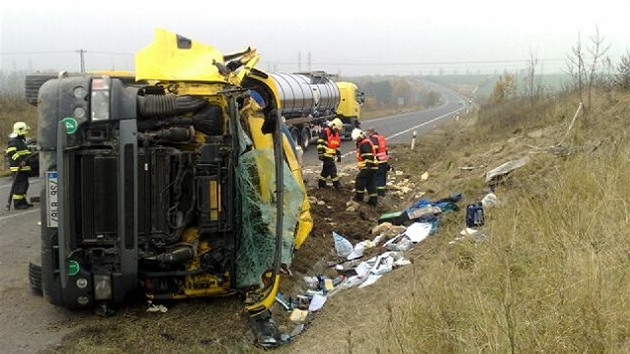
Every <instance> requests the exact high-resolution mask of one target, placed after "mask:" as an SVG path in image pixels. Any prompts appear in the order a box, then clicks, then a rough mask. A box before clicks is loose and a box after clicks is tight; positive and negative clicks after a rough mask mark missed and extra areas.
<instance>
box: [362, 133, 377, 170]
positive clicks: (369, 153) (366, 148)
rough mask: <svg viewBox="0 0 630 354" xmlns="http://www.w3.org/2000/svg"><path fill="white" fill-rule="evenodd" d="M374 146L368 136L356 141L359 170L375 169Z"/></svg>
mask: <svg viewBox="0 0 630 354" xmlns="http://www.w3.org/2000/svg"><path fill="white" fill-rule="evenodd" d="M377 163H378V161H377V160H376V148H375V147H374V144H373V143H372V140H370V139H369V138H363V139H361V140H359V142H358V143H357V165H358V166H359V170H362V169H364V168H371V169H377V168H378V167H377V166H376V164H377Z"/></svg>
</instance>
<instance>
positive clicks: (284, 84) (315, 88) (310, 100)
mask: <svg viewBox="0 0 630 354" xmlns="http://www.w3.org/2000/svg"><path fill="white" fill-rule="evenodd" d="M271 77H272V78H273V80H274V81H275V83H276V85H277V87H278V92H279V95H280V100H281V103H282V115H283V116H285V117H287V118H293V117H305V116H309V115H311V116H318V115H322V114H334V112H335V110H336V109H337V107H338V106H339V102H340V97H341V95H340V92H339V87H338V86H337V85H336V84H335V82H334V81H332V80H331V79H330V78H329V77H327V76H324V75H317V76H314V75H308V74H283V73H275V74H271Z"/></svg>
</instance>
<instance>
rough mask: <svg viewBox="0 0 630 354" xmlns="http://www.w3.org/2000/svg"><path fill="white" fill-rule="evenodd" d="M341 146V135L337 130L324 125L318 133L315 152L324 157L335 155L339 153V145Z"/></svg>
mask: <svg viewBox="0 0 630 354" xmlns="http://www.w3.org/2000/svg"><path fill="white" fill-rule="evenodd" d="M340 146H341V136H340V135H339V132H338V131H336V130H334V129H332V128H331V127H325V128H324V129H322V131H321V132H320V133H319V138H318V139H317V153H318V154H319V155H324V156H325V157H335V156H337V155H340V154H341V151H340V150H339V147H340Z"/></svg>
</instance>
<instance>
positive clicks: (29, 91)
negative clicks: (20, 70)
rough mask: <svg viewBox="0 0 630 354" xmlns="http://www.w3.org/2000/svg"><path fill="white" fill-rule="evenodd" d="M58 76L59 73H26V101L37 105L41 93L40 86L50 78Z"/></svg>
mask: <svg viewBox="0 0 630 354" xmlns="http://www.w3.org/2000/svg"><path fill="white" fill-rule="evenodd" d="M55 78H57V74H35V75H26V78H25V79H24V94H25V97H26V102H28V103H29V104H31V105H33V106H37V96H38V95H39V88H40V87H42V85H43V84H44V83H45V82H46V81H48V80H50V79H55Z"/></svg>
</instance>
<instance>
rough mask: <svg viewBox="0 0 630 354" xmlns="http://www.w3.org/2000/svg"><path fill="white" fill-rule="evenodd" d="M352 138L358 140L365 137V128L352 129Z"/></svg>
mask: <svg viewBox="0 0 630 354" xmlns="http://www.w3.org/2000/svg"><path fill="white" fill-rule="evenodd" d="M351 136H352V140H354V141H357V140H359V139H361V138H365V133H364V132H363V130H361V129H359V128H354V129H353V130H352V134H351Z"/></svg>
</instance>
